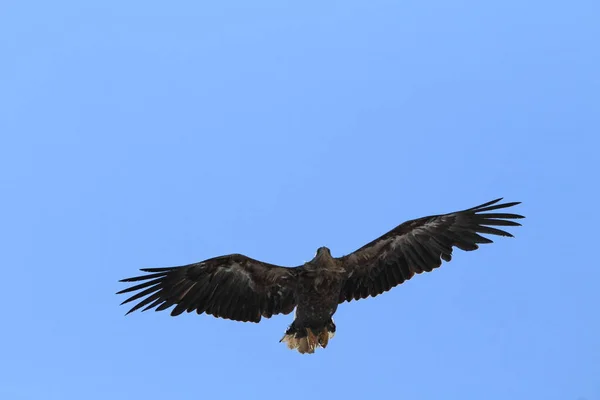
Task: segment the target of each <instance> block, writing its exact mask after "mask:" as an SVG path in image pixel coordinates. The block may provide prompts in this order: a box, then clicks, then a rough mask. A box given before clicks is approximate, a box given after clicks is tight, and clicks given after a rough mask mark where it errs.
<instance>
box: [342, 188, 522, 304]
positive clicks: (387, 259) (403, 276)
mask: <svg viewBox="0 0 600 400" xmlns="http://www.w3.org/2000/svg"><path fill="white" fill-rule="evenodd" d="M500 200H502V199H501V198H500V199H496V200H493V201H490V202H488V203H485V204H482V205H480V206H477V207H473V208H469V209H467V210H463V211H457V212H453V213H450V214H443V215H432V216H429V217H423V218H419V219H414V220H411V221H407V222H404V223H403V224H401V225H399V226H397V227H396V228H394V229H392V230H391V231H389V232H388V233H386V234H385V235H383V236H381V237H380V238H378V239H375V240H374V241H372V242H371V243H368V244H366V245H365V246H363V247H361V248H360V249H358V250H356V251H355V252H354V253H351V254H348V255H346V256H344V257H341V258H340V259H339V260H340V261H341V264H342V265H343V266H344V268H345V269H346V273H347V281H346V283H345V285H344V287H343V288H342V292H341V294H340V300H339V301H340V303H342V302H344V301H351V300H353V299H354V300H359V299H364V298H367V297H369V296H373V297H374V296H377V295H378V294H381V293H383V292H387V291H388V290H390V289H391V288H393V287H394V286H397V285H399V284H401V283H403V282H404V281H407V280H409V279H411V278H412V277H413V276H414V274H415V273H416V274H420V273H422V272H424V271H427V272H430V271H432V270H433V269H434V268H438V267H439V266H440V265H441V264H442V260H444V261H450V260H451V259H452V248H453V247H458V248H459V249H461V250H465V251H471V250H476V249H478V248H479V246H478V244H480V243H492V240H490V239H488V238H486V237H483V236H481V235H480V234H490V235H500V236H509V237H512V235H511V234H510V233H508V232H505V231H503V230H501V229H498V228H494V227H493V226H520V225H521V224H519V223H517V222H515V221H512V220H514V219H519V218H524V217H523V216H521V215H517V214H507V213H502V212H489V213H486V212H487V211H494V210H498V209H502V208H508V207H512V206H515V205H517V204H520V202H514V203H504V204H496V203H498V202H499V201H500Z"/></svg>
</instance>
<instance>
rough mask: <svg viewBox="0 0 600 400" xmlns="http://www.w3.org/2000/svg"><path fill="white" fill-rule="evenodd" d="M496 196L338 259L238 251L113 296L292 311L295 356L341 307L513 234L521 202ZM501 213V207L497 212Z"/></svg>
mask: <svg viewBox="0 0 600 400" xmlns="http://www.w3.org/2000/svg"><path fill="white" fill-rule="evenodd" d="M501 200H502V199H501V198H500V199H496V200H493V201H490V202H487V203H485V204H481V205H479V206H477V207H473V208H469V209H466V210H462V211H456V212H452V213H449V214H440V215H431V216H428V217H423V218H418V219H413V220H410V221H406V222H404V223H402V224H400V225H398V226H397V227H396V228H394V229H392V230H391V231H389V232H387V233H386V234H384V235H383V236H381V237H379V238H377V239H375V240H373V241H372V242H370V243H367V244H366V245H364V246H363V247H361V248H360V249H358V250H356V251H354V252H353V253H350V254H348V255H345V256H343V257H332V255H331V252H330V251H329V249H328V248H327V247H320V248H319V249H318V250H317V253H316V255H315V257H314V258H313V259H312V260H311V261H308V262H306V263H304V264H303V265H300V266H296V267H292V268H290V267H283V266H279V265H273V264H267V263H265V262H262V261H258V260H254V259H252V258H250V257H246V256H244V255H241V254H230V255H224V256H220V257H214V258H210V259H207V260H204V261H201V262H198V263H194V264H189V265H183V266H178V267H167V268H147V269H142V270H141V271H143V272H146V273H147V274H145V275H141V276H136V277H133V278H127V279H122V280H121V281H120V282H141V283H136V284H135V285H134V286H131V287H128V288H126V289H124V290H121V291H120V292H118V293H117V294H123V293H130V292H135V291H139V292H138V293H136V294H135V295H133V296H131V297H129V298H127V299H126V300H125V301H124V302H123V303H121V304H125V303H129V302H132V301H136V300H140V301H139V302H138V303H137V304H135V306H134V307H133V308H131V310H129V312H128V313H127V314H129V313H131V312H133V311H135V310H139V309H140V308H142V307H144V308H143V310H142V311H146V310H149V309H152V308H155V309H156V311H162V310H166V309H168V308H170V307H171V306H175V308H173V310H172V311H171V315H172V316H176V315H179V314H181V313H183V312H184V311H187V312H188V313H189V312H192V311H196V312H197V313H198V314H202V313H206V314H209V315H213V316H215V317H220V318H226V319H231V320H235V321H243V322H260V320H261V318H263V317H265V318H270V317H271V316H273V315H276V314H284V315H286V314H289V313H291V312H292V311H294V309H295V310H296V312H295V316H294V320H293V322H292V323H291V325H290V326H289V327H288V328H287V330H286V331H285V334H284V336H283V338H282V339H281V340H280V342H284V343H286V344H287V346H288V348H290V349H295V350H297V351H298V352H300V353H302V354H305V353H314V351H315V349H316V348H317V347H322V348H325V347H327V344H328V343H329V340H330V339H331V338H332V337H333V335H334V334H335V330H336V326H335V324H334V322H333V318H332V317H333V315H334V314H335V312H336V310H337V308H338V305H339V304H341V303H343V302H346V301H347V302H350V301H352V300H360V299H365V298H367V297H369V296H371V297H375V296H377V295H379V294H381V293H383V292H387V291H388V290H390V289H391V288H393V287H395V286H397V285H399V284H401V283H403V282H405V281H407V280H409V279H411V278H412V277H413V276H414V275H415V274H420V273H422V272H430V271H432V270H434V269H435V268H438V267H439V266H441V265H442V261H446V262H448V261H450V260H451V259H452V250H453V248H454V247H457V248H459V249H461V250H465V251H472V250H476V249H478V248H479V244H484V243H492V240H490V239H488V238H486V237H484V236H481V235H482V234H488V235H498V236H507V237H512V236H513V235H511V234H510V233H508V232H506V231H504V230H501V229H499V228H495V227H494V226H499V227H506V226H520V225H521V224H519V223H518V222H515V221H514V220H515V219H521V218H524V217H523V216H522V215H518V214H509V213H505V212H499V211H497V210H501V209H505V208H509V207H512V206H515V205H517V204H520V202H512V203H499V202H500V201H501ZM502 211H503V210H502Z"/></svg>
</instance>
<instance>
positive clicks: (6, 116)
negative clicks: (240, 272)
mask: <svg viewBox="0 0 600 400" xmlns="http://www.w3.org/2000/svg"><path fill="white" fill-rule="evenodd" d="M599 19H600V5H599V3H598V2H597V1H591V0H590V1H570V2H565V1H529V2H523V1H516V0H508V1H502V2H500V1H497V2H482V1H458V2H452V4H450V3H449V2H446V1H430V2H423V1H411V0H409V1H403V2H400V1H384V0H376V1H360V2H359V1H353V0H352V1H348V0H346V1H332V2H322V1H312V0H309V1H302V2H288V1H280V0H277V1H276V0H272V1H261V0H258V1H256V0H255V1H251V2H248V1H218V2H210V4H207V2H196V1H188V0H184V1H178V2H164V1H148V0H146V1H129V2H122V1H115V0H102V1H98V0H91V1H85V2H82V1H52V2H42V1H37V2H35V1H26V0H19V1H11V0H8V1H7V0H4V1H3V2H2V4H1V5H0V54H1V56H0V57H1V62H0V132H1V146H0V184H1V190H2V192H1V193H2V195H1V196H0V205H1V208H0V210H1V211H0V212H1V215H2V218H1V220H2V221H1V224H0V243H2V245H1V247H2V252H1V260H2V261H1V263H2V266H3V267H2V286H3V287H2V291H1V292H0V300H1V304H2V306H3V307H2V317H1V320H0V321H1V325H2V328H1V329H0V343H2V345H1V353H2V354H1V356H0V398H2V399H6V400H13V399H14V400H22V399H26V400H30V399H31V400H38V399H39V400H55V399H56V400H70V399H90V400H94V399H103V400H104V399H113V400H121V399H142V398H143V399H145V400H154V399H165V398H169V399H181V400H187V399H204V398H212V399H237V398H250V399H253V398H256V399H263V400H264V399H282V398H284V399H287V400H295V399H302V400H306V399H321V398H329V399H332V398H343V399H366V398H369V399H378V398H384V397H385V398H399V399H411V400H421V399H423V400H429V399H460V400H465V399H473V400H475V399H477V400H481V399H489V400H506V399H517V400H519V399H544V400H554V399H556V400H582V399H586V400H600V320H599V313H598V304H600V290H599V289H598V285H599V281H600V266H599V265H598V261H597V254H596V252H597V251H598V242H597V239H596V238H597V236H598V225H599V223H600V221H599V218H598V211H597V207H598V198H599V195H598V184H599V178H598V175H599V172H600V161H599V157H598V151H597V150H598V145H599V143H600V140H599V139H598V137H597V135H598V133H599V132H600V47H599V46H598V38H600V25H598V20H599ZM501 196H504V197H505V199H506V200H507V201H522V202H523V204H522V205H520V206H519V207H518V208H515V209H514V211H515V212H518V213H521V214H524V215H526V216H527V219H526V220H524V221H523V222H524V226H523V227H521V228H514V229H511V232H513V233H514V234H515V235H516V238H515V239H507V238H499V239H497V240H495V243H494V244H492V245H486V246H483V247H482V248H481V249H480V250H478V251H476V252H471V253H464V252H460V251H457V252H456V253H455V258H454V260H453V261H452V262H451V263H448V264H445V265H444V266H442V268H440V269H438V270H436V271H434V272H433V273H429V274H424V275H419V276H416V277H415V278H413V279H412V280H411V281H409V282H407V283H405V284H403V285H401V286H399V287H397V288H396V289H394V290H392V291H391V292H388V293H386V294H385V295H382V296H379V297H377V298H375V299H368V300H363V301H360V302H352V303H350V304H348V303H346V304H343V305H341V306H340V308H339V310H338V312H337V314H336V317H335V321H336V324H337V327H338V332H337V335H336V337H335V339H333V340H332V342H331V343H330V346H329V347H328V348H327V349H326V350H324V351H323V350H320V351H317V353H316V354H314V355H313V356H302V355H300V354H298V353H296V352H291V351H289V350H287V349H286V348H285V346H284V345H283V344H281V343H278V341H279V339H280V338H281V336H282V334H283V332H284V330H285V329H286V327H287V326H288V324H289V323H290V322H291V320H292V315H288V316H278V317H274V318H272V319H270V320H263V322H261V323H260V324H258V325H256V324H243V323H236V322H232V321H227V320H220V319H215V318H213V317H210V316H206V315H203V316H197V315H196V314H185V315H182V316H180V317H177V318H171V317H170V316H169V315H168V313H166V312H162V313H154V312H146V313H136V314H132V315H130V316H128V317H124V313H125V312H126V311H127V308H126V307H120V306H119V303H120V302H121V301H122V300H124V297H123V296H117V295H115V292H116V291H118V290H120V289H123V288H124V287H125V285H124V284H120V283H118V282H117V281H118V280H119V279H121V278H125V277H129V276H133V275H136V274H137V272H138V269H139V268H147V267H163V266H172V265H181V264H187V263H191V262H196V261H200V260H203V259H206V258H210V257H213V256H216V255H221V254H227V253H233V252H240V253H243V254H246V255H248V256H251V257H253V258H257V259H260V260H264V261H267V262H271V263H276V264H281V265H290V266H295V265H299V264H301V263H303V262H305V261H308V260H309V259H311V258H312V256H313V255H314V251H315V250H316V248H317V247H319V246H323V245H326V246H328V247H330V248H331V249H332V252H333V254H334V256H340V255H343V254H347V253H349V252H351V251H353V250H355V249H356V248H358V247H360V246H362V245H363V244H365V243H366V242H368V241H370V240H372V239H374V238H376V237H378V236H379V235H381V234H383V233H385V232H386V231H388V230H389V229H391V228H393V227H394V226H396V225H397V224H399V223H401V222H403V221H405V220H408V219H412V218H416V217H421V216H425V215H430V214H435V213H444V212H451V211H455V210H460V209H464V208H468V207H471V206H475V205H478V204H480V203H483V202H486V201H488V200H492V199H494V198H497V197H501Z"/></svg>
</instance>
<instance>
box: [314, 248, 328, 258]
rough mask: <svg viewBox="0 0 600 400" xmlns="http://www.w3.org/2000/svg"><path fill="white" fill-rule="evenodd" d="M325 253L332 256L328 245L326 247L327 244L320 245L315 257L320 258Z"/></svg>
mask: <svg viewBox="0 0 600 400" xmlns="http://www.w3.org/2000/svg"><path fill="white" fill-rule="evenodd" d="M324 255H327V256H329V257H331V251H330V250H329V249H328V248H327V247H325V246H323V247H319V248H318V249H317V254H315V258H319V257H321V256H324Z"/></svg>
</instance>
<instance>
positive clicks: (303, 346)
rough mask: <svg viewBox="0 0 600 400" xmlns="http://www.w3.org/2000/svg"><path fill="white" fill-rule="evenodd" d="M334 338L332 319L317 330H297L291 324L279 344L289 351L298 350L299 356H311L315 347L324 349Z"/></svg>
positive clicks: (304, 328) (305, 328) (307, 328)
mask: <svg viewBox="0 0 600 400" xmlns="http://www.w3.org/2000/svg"><path fill="white" fill-rule="evenodd" d="M334 336H335V324H334V323H333V319H331V320H330V322H329V323H328V324H327V325H325V326H323V327H322V328H319V329H314V328H309V327H303V328H298V327H296V326H295V325H294V323H292V325H290V327H289V328H288V330H287V331H286V332H285V335H283V337H282V338H281V340H280V341H279V342H283V343H285V344H286V345H287V347H288V349H290V350H298V352H299V353H301V354H306V353H308V354H312V353H314V352H315V350H316V348H317V347H322V348H326V347H327V345H328V344H329V340H330V339H331V338H333V337H334Z"/></svg>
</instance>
